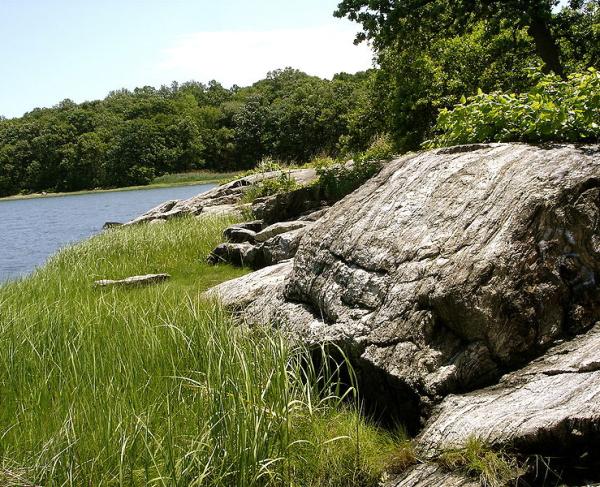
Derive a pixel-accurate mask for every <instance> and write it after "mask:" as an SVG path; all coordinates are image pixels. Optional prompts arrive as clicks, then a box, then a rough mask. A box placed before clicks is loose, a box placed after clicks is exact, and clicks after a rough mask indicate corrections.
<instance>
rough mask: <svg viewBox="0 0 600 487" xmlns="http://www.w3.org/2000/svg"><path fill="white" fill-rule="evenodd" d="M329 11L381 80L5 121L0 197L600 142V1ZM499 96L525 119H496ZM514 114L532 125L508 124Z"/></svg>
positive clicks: (364, 6) (303, 77) (171, 92)
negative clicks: (361, 155) (427, 149)
mask: <svg viewBox="0 0 600 487" xmlns="http://www.w3.org/2000/svg"><path fill="white" fill-rule="evenodd" d="M335 15H336V16H338V17H344V18H348V19H350V20H352V21H356V22H357V23H359V24H360V26H361V28H362V29H361V33H360V34H359V35H358V37H357V39H356V42H361V41H367V42H370V43H371V45H372V47H373V49H374V53H375V54H374V67H373V69H370V70H368V71H366V72H361V73H357V74H345V73H340V74H338V75H336V76H334V77H333V79H331V80H327V79H320V78H318V77H315V76H310V75H308V74H305V73H303V72H300V71H298V70H295V69H293V68H285V69H281V70H276V71H273V72H270V73H269V74H268V75H267V76H266V78H265V79H263V80H261V81H258V82H257V83H255V84H253V85H252V86H248V87H239V86H233V87H231V88H226V87H224V86H223V85H222V84H220V83H219V82H217V81H211V82H209V83H208V84H205V83H200V82H196V81H190V82H186V83H181V84H179V83H177V82H173V83H172V84H171V86H162V87H160V88H154V87H150V86H145V87H141V88H136V89H134V90H126V89H121V90H116V91H113V92H111V93H109V94H108V96H107V97H106V98H105V99H103V100H97V101H89V102H84V103H80V104H77V103H74V102H73V101H71V100H68V99H67V100H64V101H62V102H60V103H59V104H58V105H56V106H54V107H52V108H36V109H34V110H32V111H30V112H28V113H26V114H25V115H24V116H23V117H21V118H13V119H5V118H1V117H0V196H8V195H14V194H19V193H30V192H39V191H48V192H54V191H76V190H83V189H93V188H111V187H122V186H130V185H139V184H147V183H149V182H150V181H152V180H153V179H154V178H155V177H157V176H161V175H164V174H169V173H178V172H186V171H191V170H195V169H200V168H205V169H209V170H213V171H231V170H237V169H249V168H252V167H254V166H256V165H257V164H258V163H259V162H260V161H261V160H262V159H264V158H266V157H269V158H272V159H275V160H278V161H281V162H283V163H300V164H301V163H306V162H308V161H310V160H311V159H313V158H315V157H319V156H329V157H333V158H339V159H342V158H348V157H352V156H353V155H354V154H356V153H358V152H361V151H364V150H365V149H367V148H368V147H369V146H370V145H371V143H372V142H373V141H374V140H375V139H377V138H378V137H381V136H382V135H385V136H386V137H388V138H389V140H390V141H391V142H392V144H393V146H394V150H395V151H396V152H397V153H403V152H406V151H410V150H417V149H420V148H422V147H423V146H432V145H433V146H435V145H440V144H441V143H444V144H451V143H462V142H477V141H481V140H521V139H523V140H526V141H528V142H536V141H541V140H544V139H545V137H549V136H550V134H552V135H553V136H554V138H556V135H557V134H560V136H561V137H562V138H563V139H564V140H567V141H577V140H587V141H589V140H597V139H598V137H600V129H599V128H598V120H597V116H596V115H594V114H595V113H597V109H598V108H599V107H600V101H599V100H598V97H599V95H598V91H599V85H600V82H599V81H598V73H597V72H596V71H594V68H598V67H600V2H599V1H598V0H572V1H570V2H568V3H566V4H565V3H564V2H561V3H559V2H554V1H549V0H527V1H522V0H521V1H517V0H511V1H503V2H500V1H493V0H460V1H453V2H448V1H445V0H429V1H425V0H406V1H402V2H399V1H396V0H372V1H367V0H343V1H342V2H341V3H340V4H339V7H338V10H337V11H336V12H335ZM580 90H583V92H584V94H585V101H584V102H583V104H582V103H580V102H581V100H580V99H579V98H578V97H580V95H579V93H580ZM565 92H569V93H571V95H570V96H563V95H564V93H565ZM513 94H521V95H520V96H521V98H519V97H518V96H517V95H513ZM523 94H529V95H523ZM544 96H545V98H544ZM503 97H508V99H509V100H510V99H513V100H517V101H518V100H520V102H519V103H517V104H518V105H519V107H520V108H518V107H515V103H516V102H515V103H509V105H510V106H511V107H512V109H511V110H508V109H507V110H503V111H501V113H500V112H499V111H498V110H496V109H495V108H494V107H496V106H497V105H503V104H504V103H503V102H502V100H503V99H504V98H503ZM511 97H512V98H511ZM548 97H549V98H548ZM578 100H579V101H578ZM570 103H574V104H575V106H573V107H571V105H570ZM578 103H579V105H582V106H579V105H578ZM557 106H558V108H557ZM580 110H583V111H584V112H585V114H584V115H580ZM523 113H528V115H527V117H530V118H527V117H525V118H523ZM440 114H441V117H440ZM573 116H574V117H575V118H577V120H576V121H575V122H574V123H573V124H572V125H573V126H572V127H571V128H570V129H569V130H566V131H565V129H564V127H565V123H571V122H569V121H568V120H570V119H571V118H573ZM511 117H512V118H513V120H518V121H521V122H522V121H523V120H527V123H528V125H527V127H520V126H519V127H516V128H515V127H513V128H512V129H507V128H506V125H507V123H508V125H510V123H509V122H510V118H511ZM540 117H541V118H540ZM578 117H579V118H578ZM438 119H439V120H438ZM488 119H489V120H488ZM476 121H477V122H478V123H479V125H478V126H479V129H478V130H475V131H474V130H473V128H472V126H473V124H475V122H476ZM507 121H508V122H507ZM538 122H539V123H538ZM540 123H541V124H543V125H544V124H545V125H544V128H542V129H539V124H540ZM524 131H525V132H527V133H528V135H527V136H526V137H524V136H523V133H524Z"/></svg>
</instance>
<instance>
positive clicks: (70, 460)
mask: <svg viewBox="0 0 600 487" xmlns="http://www.w3.org/2000/svg"><path fill="white" fill-rule="evenodd" d="M230 223H231V221H230V220H227V219H211V220H208V219H206V220H202V221H199V220H196V219H191V218H190V219H181V220H177V221H171V222H168V223H166V224H165V225H160V226H152V225H142V226H138V227H134V228H123V229H115V230H110V231H107V232H105V233H103V234H102V235H99V236H97V237H95V238H92V239H90V240H88V241H86V242H83V243H81V244H78V245H76V246H73V247H70V248H67V249H65V250H63V251H61V252H60V253H59V254H58V255H56V256H55V257H54V258H52V259H51V260H50V261H49V262H48V263H47V264H46V265H45V266H44V267H42V268H40V269H39V270H37V271H36V272H34V273H33V275H31V276H30V277H28V278H26V279H23V280H20V281H17V282H13V283H9V284H6V285H4V286H3V287H1V288H0V405H1V407H0V485H20V486H25V485H44V486H64V485H72V486H80V485H88V486H92V485H93V486H96V485H128V486H129V485H133V486H136V485H140V486H142V485H160V486H188V485H190V486H194V485H198V486H200V485H207V486H241V487H244V486H263V485H264V486H267V485H274V486H275V485H298V486H300V485H302V486H310V485H315V486H316V485H319V486H321V485H325V486H326V485H330V486H338V485H339V486H342V485H344V486H346V485H377V482H378V479H379V477H380V475H381V473H382V471H383V469H384V468H385V465H384V463H383V462H382V460H381V459H382V458H384V457H385V456H386V452H390V451H393V449H394V447H395V440H394V439H393V438H392V437H391V436H390V435H388V434H386V433H384V432H382V431H380V430H378V429H377V428H375V427H373V426H371V425H369V424H367V423H366V422H365V421H364V420H363V419H361V417H360V415H359V414H358V408H357V407H356V406H355V403H354V402H353V401H352V400H349V399H351V398H352V394H353V393H354V391H353V389H352V388H347V387H342V386H341V385H340V383H338V382H337V380H336V374H335V370H323V369H321V370H317V369H315V367H314V366H313V365H312V362H311V360H310V359H309V357H310V355H309V353H308V351H307V350H305V349H304V348H303V347H302V346H300V345H298V344H294V343H292V342H290V341H288V340H286V339H285V338H284V337H283V336H282V335H281V334H280V333H278V332H276V331H274V330H273V329H254V330H248V329H245V328H242V327H239V326H236V325H235V324H234V323H233V322H232V320H231V318H230V316H229V315H228V314H227V313H226V312H225V311H224V310H223V309H222V308H221V307H220V306H219V305H218V303H215V302H208V301H206V300H204V299H203V298H202V296H201V294H202V292H203V291H204V290H205V289H207V288H208V287H210V286H212V285H214V284H216V283H218V282H221V281H223V280H226V279H229V278H232V277H236V276H238V275H241V274H242V273H243V272H244V271H242V270H239V269H234V268H231V267H228V266H216V267H212V266H208V265H207V264H206V263H205V259H206V256H207V255H208V252H209V251H210V250H211V249H212V248H213V247H214V246H215V245H216V244H217V243H218V242H219V240H220V238H221V232H222V230H223V228H224V227H225V226H226V225H228V224H230ZM154 272H168V273H170V274H172V276H173V278H172V279H171V280H170V281H168V282H166V283H164V284H160V285H157V286H154V287H148V288H136V289H118V288H112V289H95V288H94V287H93V286H92V282H93V281H94V280H96V279H101V278H122V277H127V276H130V275H136V274H146V273H154ZM324 362H327V361H324ZM344 396H345V397H344Z"/></svg>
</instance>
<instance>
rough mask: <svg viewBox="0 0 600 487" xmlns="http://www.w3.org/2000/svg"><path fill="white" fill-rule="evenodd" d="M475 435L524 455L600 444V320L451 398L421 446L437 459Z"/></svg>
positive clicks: (428, 427) (567, 451)
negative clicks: (494, 380) (492, 382)
mask: <svg viewBox="0 0 600 487" xmlns="http://www.w3.org/2000/svg"><path fill="white" fill-rule="evenodd" d="M470 436H474V437H478V438H481V439H482V440H484V441H485V442H486V443H488V444H489V445H492V446H505V445H511V446H512V447H514V448H516V449H518V450H519V451H521V452H536V453H544V452H545V451H549V450H550V451H552V453H553V454H556V453H558V452H562V453H563V454H568V455H572V454H573V453H574V452H576V451H579V452H580V453H584V452H585V450H586V449H593V448H598V447H600V325H597V326H595V327H594V328H593V329H592V330H590V331H589V332H587V333H586V334H583V335H581V336H578V337H576V338H575V339H573V340H569V341H567V342H565V343H563V344H561V345H558V346H556V347H554V348H552V349H551V350H549V351H548V352H547V353H546V354H545V355H544V356H543V357H542V358H541V359H538V360H535V361H533V362H532V363H531V364H529V365H528V366H526V367H525V368H523V369H521V370H519V371H516V372H512V373H509V374H507V375H505V376H504V377H503V378H502V380H501V381H500V383H499V384H498V385H496V386H493V387H489V388H486V389H482V390H478V391H475V392H472V393H469V394H464V395H460V396H454V395H451V396H448V397H446V399H444V401H443V402H442V403H441V404H440V406H439V407H438V408H437V410H436V413H435V414H434V415H433V417H432V418H431V420H430V421H429V422H428V423H427V425H426V427H425V429H424V430H423V431H422V432H421V434H420V435H419V438H418V443H417V444H418V447H419V449H420V453H421V455H422V456H423V457H426V458H427V457H428V458H431V457H435V456H436V455H437V454H438V453H439V452H440V451H443V450H446V449H451V448H457V447H460V446H462V445H464V444H465V442H466V440H467V439H468V438H469V437H470Z"/></svg>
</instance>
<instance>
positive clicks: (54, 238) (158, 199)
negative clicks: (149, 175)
mask: <svg viewBox="0 0 600 487" xmlns="http://www.w3.org/2000/svg"><path fill="white" fill-rule="evenodd" d="M213 187H214V185H213V184H209V185H207V184H203V185H194V186H179V187H175V188H159V189H143V190H136V191H117V192H112V193H93V194H83V195H72V196H57V197H53V198H36V199H30V200H14V201H0V281H5V280H8V279H11V278H14V277H19V276H22V275H25V274H27V273H28V272H31V271H32V270H33V269H35V268H36V267H37V266H39V265H41V264H43V263H44V262H45V261H46V260H47V259H48V257H50V256H51V255H53V254H54V253H56V251H57V250H59V249H60V248H61V247H64V246H65V245H67V244H70V243H73V242H77V241H79V240H83V239H85V238H88V237H90V236H92V235H94V234H95V233H98V232H99V231H100V230H101V229H102V225H104V223H105V222H107V221H114V222H125V221H128V220H131V219H133V218H135V217H136V216H138V215H140V214H142V213H144V212H146V211H147V210H149V209H150V208H153V207H154V206H157V205H159V204H160V203H162V202H164V201H166V200H170V199H186V198H190V197H192V196H194V195H197V194H199V193H203V192H205V191H208V190H209V189H211V188H213Z"/></svg>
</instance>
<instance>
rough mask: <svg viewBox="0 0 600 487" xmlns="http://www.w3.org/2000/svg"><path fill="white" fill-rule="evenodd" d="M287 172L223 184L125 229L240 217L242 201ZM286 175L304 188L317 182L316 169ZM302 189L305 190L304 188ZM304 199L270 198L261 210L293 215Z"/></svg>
mask: <svg viewBox="0 0 600 487" xmlns="http://www.w3.org/2000/svg"><path fill="white" fill-rule="evenodd" d="M283 172H284V171H271V172H266V173H259V174H251V175H249V176H245V177H242V178H240V179H236V180H235V181H231V182H229V183H226V184H222V185H221V186H217V187H216V188H214V189H211V190H210V191H207V192H206V193H201V194H199V195H197V196H194V197H192V198H189V199H187V200H171V201H167V202H165V203H163V204H161V205H159V206H157V207H156V208H152V209H151V210H149V211H147V212H146V213H144V214H143V215H140V216H139V217H137V218H135V219H134V220H131V221H130V222H127V223H126V224H125V225H135V224H138V223H144V222H151V221H155V220H169V219H171V218H177V217H180V216H184V215H195V216H204V215H207V216H216V215H227V214H240V204H241V202H242V198H243V197H244V194H245V193H246V192H247V191H248V190H249V189H250V188H251V187H252V186H253V185H256V184H259V183H261V182H262V181H264V180H268V179H276V178H278V177H280V176H281V174H282V173H283ZM285 173H286V174H288V175H289V176H290V177H291V178H293V179H294V180H295V181H296V182H297V183H298V184H300V185H307V184H309V183H311V182H312V181H314V180H315V179H316V178H317V174H316V172H315V170H314V169H292V170H289V171H285ZM300 189H301V190H302V189H303V188H300ZM305 191H308V190H305ZM302 196H306V194H305V193H302V192H301V191H299V192H298V195H297V196H296V197H295V198H289V197H288V198H283V197H282V198H279V199H277V198H270V199H269V198H267V199H266V200H265V201H263V204H262V206H261V209H262V211H263V212H264V213H266V214H268V215H272V214H276V212H277V211H280V212H281V211H284V210H285V211H287V212H288V213H290V214H292V213H293V211H292V210H293V208H292V206H293V205H294V204H295V203H296V202H297V200H298V198H300V197H302ZM291 205H292V206H291ZM308 206H310V205H308ZM313 206H314V205H313ZM302 211H304V210H302ZM261 218H262V217H261Z"/></svg>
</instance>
